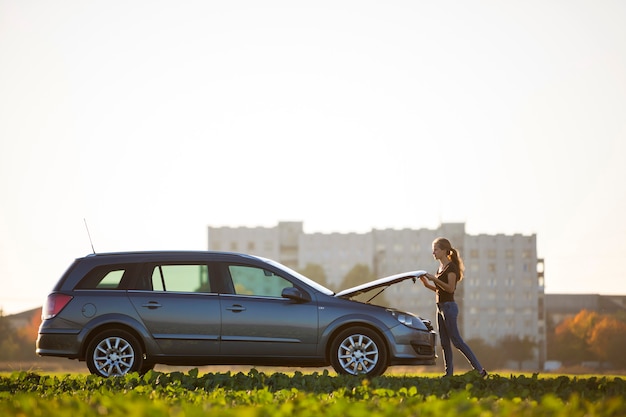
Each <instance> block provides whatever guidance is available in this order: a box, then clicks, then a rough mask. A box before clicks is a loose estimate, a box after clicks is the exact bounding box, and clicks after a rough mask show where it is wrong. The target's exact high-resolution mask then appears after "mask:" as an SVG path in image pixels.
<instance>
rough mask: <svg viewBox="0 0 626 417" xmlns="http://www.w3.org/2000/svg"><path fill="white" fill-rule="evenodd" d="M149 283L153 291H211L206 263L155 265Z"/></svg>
mask: <svg viewBox="0 0 626 417" xmlns="http://www.w3.org/2000/svg"><path fill="white" fill-rule="evenodd" d="M151 284H152V290H153V291H174V292H201V293H207V292H212V291H211V285H210V281H209V268H208V266H207V265H197V264H196V265H155V266H154V267H153V269H152V274H151Z"/></svg>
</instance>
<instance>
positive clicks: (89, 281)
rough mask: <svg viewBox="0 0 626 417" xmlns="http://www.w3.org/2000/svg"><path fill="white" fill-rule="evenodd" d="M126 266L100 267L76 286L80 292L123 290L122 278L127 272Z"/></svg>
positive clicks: (90, 272)
mask: <svg viewBox="0 0 626 417" xmlns="http://www.w3.org/2000/svg"><path fill="white" fill-rule="evenodd" d="M126 269H127V268H126V266H124V265H104V266H99V267H96V268H94V269H92V270H91V271H89V273H88V274H86V275H85V277H84V278H83V279H82V280H81V282H80V283H78V285H77V286H76V289H79V290H119V289H123V288H122V287H123V285H122V278H124V273H125V272H126Z"/></svg>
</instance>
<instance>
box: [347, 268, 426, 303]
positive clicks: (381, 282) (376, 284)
mask: <svg viewBox="0 0 626 417" xmlns="http://www.w3.org/2000/svg"><path fill="white" fill-rule="evenodd" d="M425 274H426V271H411V272H403V273H401V274H396V275H392V276H390V277H385V278H379V279H377V280H374V281H370V282H366V283H365V284H361V285H357V286H356V287H352V288H348V289H347V290H343V291H339V292H338V293H336V294H335V297H342V298H350V297H354V296H355V295H359V294H362V293H365V292H368V291H372V290H374V289H376V288H380V290H381V292H382V291H384V290H385V288H387V287H389V286H390V285H393V284H397V283H398V282H402V281H405V280H407V279H413V282H415V279H416V278H419V277H421V276H422V275H425Z"/></svg>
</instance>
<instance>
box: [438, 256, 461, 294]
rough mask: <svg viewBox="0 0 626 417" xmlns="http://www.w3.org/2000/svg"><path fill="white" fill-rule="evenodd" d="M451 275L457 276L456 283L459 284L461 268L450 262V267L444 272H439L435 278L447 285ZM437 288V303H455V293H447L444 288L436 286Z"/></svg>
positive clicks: (445, 268)
mask: <svg viewBox="0 0 626 417" xmlns="http://www.w3.org/2000/svg"><path fill="white" fill-rule="evenodd" d="M450 273H454V274H455V275H456V282H457V283H458V282H459V267H458V266H457V265H456V264H454V263H452V262H449V263H448V265H446V266H444V267H443V270H442V271H441V272H438V273H437V275H435V276H436V277H437V278H439V279H440V280H442V281H443V282H445V283H446V284H447V283H448V282H449V281H448V274H450ZM436 287H437V290H436V291H435V293H436V294H437V296H436V299H437V303H445V302H448V301H454V293H453V292H447V291H445V290H444V289H443V288H441V287H440V286H439V285H436Z"/></svg>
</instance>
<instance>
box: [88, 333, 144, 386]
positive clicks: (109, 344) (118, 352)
mask: <svg viewBox="0 0 626 417" xmlns="http://www.w3.org/2000/svg"><path fill="white" fill-rule="evenodd" d="M93 362H94V364H95V366H96V368H97V370H98V372H99V373H101V374H102V375H104V376H120V375H125V374H127V373H128V372H129V371H130V369H131V368H132V366H133V364H134V363H135V351H134V349H133V347H132V345H131V344H130V343H128V342H127V341H126V340H124V339H122V338H121V337H107V338H106V339H103V340H102V341H101V342H100V343H98V345H97V346H96V349H95V350H94V352H93Z"/></svg>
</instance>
